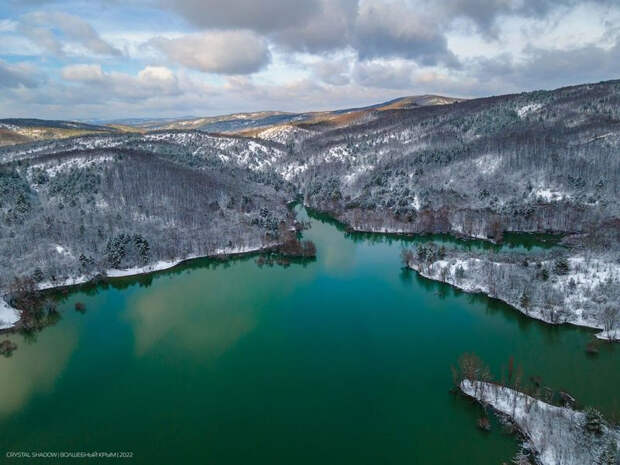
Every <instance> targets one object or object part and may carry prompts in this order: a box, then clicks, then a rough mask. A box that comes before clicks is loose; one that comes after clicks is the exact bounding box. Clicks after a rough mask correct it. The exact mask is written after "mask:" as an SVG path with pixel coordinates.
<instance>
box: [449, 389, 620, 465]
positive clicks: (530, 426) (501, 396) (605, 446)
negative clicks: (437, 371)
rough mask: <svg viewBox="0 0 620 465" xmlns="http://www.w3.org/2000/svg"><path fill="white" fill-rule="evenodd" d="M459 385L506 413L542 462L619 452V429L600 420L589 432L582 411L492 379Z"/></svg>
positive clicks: (567, 464) (572, 463)
mask: <svg viewBox="0 0 620 465" xmlns="http://www.w3.org/2000/svg"><path fill="white" fill-rule="evenodd" d="M459 387H460V389H461V391H462V392H463V393H464V394H466V395H467V396H470V397H472V398H474V399H475V400H476V401H478V402H479V403H480V404H482V405H483V406H486V405H489V406H491V407H492V408H493V409H494V410H495V411H497V412H499V413H500V414H502V415H506V416H507V417H509V418H510V419H511V420H512V421H513V422H514V423H515V424H516V426H517V427H518V428H519V430H520V431H521V433H522V434H523V435H524V436H525V438H526V441H527V442H526V444H525V445H526V447H527V448H528V449H530V450H533V451H534V452H535V453H536V459H537V461H538V462H539V463H540V464H541V465H581V464H586V463H608V462H603V461H601V459H602V457H607V455H609V454H610V453H614V452H615V454H616V455H617V454H618V453H619V451H618V444H619V443H620V430H618V429H614V428H613V427H611V426H609V425H606V424H604V423H603V424H601V426H600V431H599V432H592V431H590V430H589V429H588V416H587V414H586V413H584V412H580V411H576V410H573V409H570V408H566V407H556V406H554V405H551V404H547V403H545V402H542V401H540V400H538V399H535V398H534V397H530V396H528V395H526V394H524V393H522V392H519V391H516V390H514V389H510V388H507V387H504V386H501V385H498V384H494V383H488V382H483V381H472V380H469V379H465V380H463V381H461V383H460V386H459ZM613 449H615V451H613ZM610 451H611V452H610ZM606 454H607V455H606Z"/></svg>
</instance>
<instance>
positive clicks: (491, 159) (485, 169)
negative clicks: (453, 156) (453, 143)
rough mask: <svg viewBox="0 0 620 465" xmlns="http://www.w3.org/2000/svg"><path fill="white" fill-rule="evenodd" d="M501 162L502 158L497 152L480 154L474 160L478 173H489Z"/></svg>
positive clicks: (493, 171) (495, 169)
mask: <svg viewBox="0 0 620 465" xmlns="http://www.w3.org/2000/svg"><path fill="white" fill-rule="evenodd" d="M501 162H502V158H501V157H500V156H498V155H497V154H491V153H489V154H487V155H482V156H481V157H478V158H476V159H475V160H474V164H475V165H476V167H477V168H478V171H479V173H480V174H484V175H491V174H493V173H495V171H497V168H498V167H499V165H500V164H501Z"/></svg>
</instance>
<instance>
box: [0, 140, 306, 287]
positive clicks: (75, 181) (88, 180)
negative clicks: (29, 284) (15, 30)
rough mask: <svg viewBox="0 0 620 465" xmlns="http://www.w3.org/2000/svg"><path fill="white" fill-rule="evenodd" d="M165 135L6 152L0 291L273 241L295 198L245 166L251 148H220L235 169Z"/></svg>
mask: <svg viewBox="0 0 620 465" xmlns="http://www.w3.org/2000/svg"><path fill="white" fill-rule="evenodd" d="M173 136H174V137H172V139H169V138H166V137H165V136H164V135H158V136H156V137H155V138H154V139H149V138H145V139H141V138H136V137H131V136H128V137H119V138H100V139H97V138H80V139H74V140H71V141H62V142H53V143H51V144H38V145H34V146H29V147H27V148H25V147H22V148H21V149H22V150H17V151H11V152H10V153H6V152H5V153H4V154H3V155H2V157H3V158H2V160H3V163H2V165H1V167H0V192H1V193H2V201H1V203H0V214H1V222H0V257H1V259H2V269H3V272H2V273H1V274H0V288H3V289H7V288H8V287H9V285H10V282H11V281H12V280H13V279H14V278H15V277H23V276H28V277H32V278H33V279H34V280H35V281H36V282H49V283H51V284H52V285H53V284H54V283H57V284H61V283H63V282H65V281H66V280H67V279H70V278H74V277H76V276H83V275H91V276H92V275H94V274H96V273H102V272H105V271H106V270H109V269H123V268H129V267H136V266H146V265H147V264H151V263H154V262H157V261H161V260H175V259H177V260H178V259H183V258H186V257H192V256H205V255H212V254H216V253H227V252H234V251H240V250H251V249H258V248H261V247H266V246H269V245H274V244H276V243H278V241H279V237H278V236H279V228H281V227H282V224H284V223H290V222H291V218H290V213H289V210H288V209H287V207H286V203H287V202H288V201H290V200H292V199H293V198H294V195H295V193H294V191H293V190H292V189H291V188H290V186H289V185H288V184H287V183H285V182H282V181H281V180H280V179H278V178H272V176H270V175H269V174H266V175H262V174H261V173H259V172H256V171H251V170H249V169H247V168H244V167H243V166H242V165H244V164H249V165H251V163H252V154H254V153H255V152H259V150H258V149H257V148H256V147H258V144H256V143H255V142H252V141H247V140H239V139H229V140H227V141H225V142H226V143H227V144H228V145H227V146H226V153H229V154H231V155H227V156H232V154H235V156H238V157H239V158H240V162H239V163H238V164H235V163H227V162H226V159H223V158H222V157H223V155H222V157H220V156H218V155H217V153H215V152H214V151H212V150H209V148H208V144H206V143H201V144H199V147H200V150H197V149H196V147H194V145H192V143H191V141H189V140H186V139H182V140H181V141H180V142H179V141H177V143H176V144H175V143H173V142H172V140H173V139H175V137H177V136H178V134H175V135H173ZM203 142H204V141H203ZM220 142H221V141H220ZM250 144H251V145H250ZM255 146H256V147H255ZM248 147H250V148H248ZM252 148H254V151H252ZM261 148H263V149H264V147H263V146H261ZM214 150H215V149H214ZM218 153H219V152H218ZM220 155H221V153H220Z"/></svg>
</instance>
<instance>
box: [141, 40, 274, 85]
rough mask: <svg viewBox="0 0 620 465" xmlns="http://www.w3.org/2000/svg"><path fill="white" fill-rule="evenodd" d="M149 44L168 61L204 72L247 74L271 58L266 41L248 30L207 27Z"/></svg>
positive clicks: (256, 69)
mask: <svg viewBox="0 0 620 465" xmlns="http://www.w3.org/2000/svg"><path fill="white" fill-rule="evenodd" d="M149 44H150V45H151V46H152V47H155V48H156V49H158V50H159V51H161V52H162V53H163V54H164V55H165V56H166V57H167V58H168V59H169V60H170V61H172V62H174V63H179V64H181V65H183V66H187V67H188V68H193V69H197V70H199V71H203V72H207V73H221V74H249V73H253V72H256V71H258V70H260V69H261V68H263V67H264V66H266V65H267V64H268V63H269V61H270V60H271V54H270V52H269V48H268V46H267V41H266V40H265V39H264V38H262V37H260V36H258V35H257V34H256V33H254V32H251V31H242V30H241V31H209V32H204V33H201V34H190V35H186V36H183V37H179V38H176V39H166V38H163V37H157V38H155V39H152V40H151V41H150V42H149Z"/></svg>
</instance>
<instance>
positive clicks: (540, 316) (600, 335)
mask: <svg viewBox="0 0 620 465" xmlns="http://www.w3.org/2000/svg"><path fill="white" fill-rule="evenodd" d="M406 267H407V268H409V269H410V270H413V271H415V272H416V273H418V274H419V275H420V276H422V277H423V278H425V279H429V280H431V281H434V282H438V283H442V284H447V285H449V286H452V287H454V288H457V289H459V290H461V291H463V292H466V293H468V294H479V295H484V296H486V297H487V298H489V299H496V300H499V301H501V302H503V303H505V304H506V305H508V306H510V307H511V308H512V309H514V310H517V311H518V312H519V313H521V314H522V315H524V316H526V317H528V318H532V319H534V320H537V321H540V322H542V323H545V324H548V325H551V326H561V325H564V324H570V325H573V326H577V327H580V328H587V329H590V330H595V331H598V332H597V333H595V334H594V336H595V337H596V338H597V339H600V340H601V341H607V342H620V334H619V332H618V330H615V331H614V335H613V338H612V339H610V338H609V336H610V335H609V334H608V333H607V331H605V330H604V328H602V327H601V326H596V325H594V324H592V323H591V322H588V321H586V320H583V319H580V320H573V321H569V320H566V321H561V322H553V321H551V320H549V319H548V318H546V317H545V316H544V313H543V312H542V311H536V310H535V309H530V311H529V312H528V311H527V310H525V309H524V308H522V307H521V306H520V305H519V304H518V303H517V302H512V301H509V300H506V299H504V298H502V297H501V296H491V295H489V292H488V291H486V290H484V289H482V288H479V287H469V286H467V285H466V284H465V283H463V284H459V283H457V282H456V281H454V280H448V279H445V280H444V279H441V276H435V275H434V273H428V272H425V271H423V270H422V267H420V266H418V265H416V264H413V263H407V264H406ZM431 269H432V268H431Z"/></svg>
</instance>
